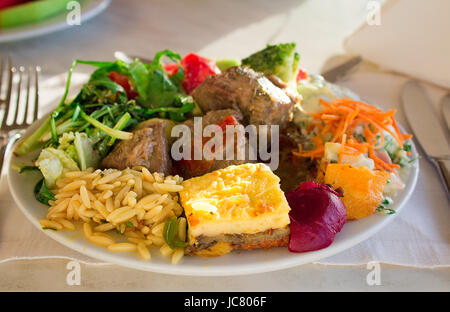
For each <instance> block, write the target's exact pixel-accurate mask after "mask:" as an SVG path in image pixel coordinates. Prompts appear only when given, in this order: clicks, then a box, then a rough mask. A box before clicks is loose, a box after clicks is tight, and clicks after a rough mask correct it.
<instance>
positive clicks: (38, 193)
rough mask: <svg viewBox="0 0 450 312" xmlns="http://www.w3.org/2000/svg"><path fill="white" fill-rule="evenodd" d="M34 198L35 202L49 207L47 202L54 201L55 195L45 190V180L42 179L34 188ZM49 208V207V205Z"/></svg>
mask: <svg viewBox="0 0 450 312" xmlns="http://www.w3.org/2000/svg"><path fill="white" fill-rule="evenodd" d="M34 197H36V199H37V201H38V202H40V203H42V204H45V205H49V203H48V201H49V200H55V199H56V198H55V195H53V193H52V192H50V190H49V189H48V188H47V185H45V180H44V179H43V178H42V179H41V180H40V181H39V182H38V183H37V184H36V186H35V187H34ZM49 206H50V205H49Z"/></svg>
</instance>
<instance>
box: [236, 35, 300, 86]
mask: <svg viewBox="0 0 450 312" xmlns="http://www.w3.org/2000/svg"><path fill="white" fill-rule="evenodd" d="M295 47H296V44H295V43H280V44H277V45H267V47H266V48H265V49H263V50H261V51H258V52H256V53H254V54H252V55H250V56H249V57H247V58H245V59H243V60H242V65H247V66H249V67H250V68H252V69H253V70H255V71H258V72H262V73H264V74H265V75H267V76H270V75H276V76H278V78H280V79H281V80H283V81H284V82H286V83H295V78H296V75H297V71H298V63H299V61H300V55H299V54H298V53H297V52H296V51H295Z"/></svg>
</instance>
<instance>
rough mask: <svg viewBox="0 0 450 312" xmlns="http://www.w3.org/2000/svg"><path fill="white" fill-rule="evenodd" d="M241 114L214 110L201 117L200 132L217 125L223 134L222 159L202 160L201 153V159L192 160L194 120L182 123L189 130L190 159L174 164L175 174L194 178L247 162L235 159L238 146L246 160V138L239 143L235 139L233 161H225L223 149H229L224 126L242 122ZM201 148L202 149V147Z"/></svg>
mask: <svg viewBox="0 0 450 312" xmlns="http://www.w3.org/2000/svg"><path fill="white" fill-rule="evenodd" d="M242 118H243V117H242V113H241V112H240V111H239V110H233V109H223V110H215V111H210V112H208V113H206V114H205V115H204V116H202V131H203V128H205V127H206V126H208V125H218V126H220V127H221V128H222V129H223V130H224V132H223V142H224V151H223V155H222V159H210V160H207V159H205V158H204V155H203V153H202V159H197V160H196V159H194V157H193V155H194V149H195V146H194V143H193V141H194V120H192V119H190V120H187V121H185V122H184V124H185V125H186V126H188V127H189V128H190V129H191V138H192V142H191V154H192V155H191V159H190V160H188V159H182V160H180V161H177V162H175V167H176V171H177V173H179V174H180V175H181V176H183V177H184V178H186V179H188V178H192V177H196V176H201V175H204V174H205V173H208V172H211V171H215V170H218V169H223V168H226V167H228V166H231V165H241V164H244V163H247V162H249V160H248V159H243V160H238V157H237V150H238V146H240V147H241V148H244V150H245V152H246V154H245V157H246V158H248V157H247V156H248V140H247V138H245V137H244V138H243V140H241V141H239V143H238V140H237V138H236V137H235V144H234V157H233V160H227V159H226V151H225V149H226V148H227V147H230V145H229V144H228V145H227V141H226V125H239V124H241V123H240V121H241V120H242ZM210 139H212V137H203V140H202V143H203V144H205V143H206V142H208V141H209V140H210ZM238 144H239V145H238ZM202 148H203V147H202Z"/></svg>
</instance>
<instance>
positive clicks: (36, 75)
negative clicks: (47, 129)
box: [31, 66, 41, 122]
mask: <svg viewBox="0 0 450 312" xmlns="http://www.w3.org/2000/svg"><path fill="white" fill-rule="evenodd" d="M40 71H41V68H40V67H39V66H36V68H35V69H34V107H33V120H31V122H34V121H35V120H37V119H38V113H39V111H38V110H39V82H38V81H39V72H40Z"/></svg>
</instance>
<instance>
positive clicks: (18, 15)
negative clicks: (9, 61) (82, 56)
mask: <svg viewBox="0 0 450 312" xmlns="http://www.w3.org/2000/svg"><path fill="white" fill-rule="evenodd" d="M70 2H78V3H79V4H80V7H81V25H83V22H86V21H87V20H89V19H91V18H93V17H95V16H96V15H98V14H99V13H101V12H102V11H104V10H105V9H106V8H107V7H108V5H109V4H110V2H111V0H78V1H69V0H47V1H32V2H28V3H24V4H19V5H17V6H12V7H8V8H5V9H3V10H1V11H0V43H2V42H8V41H17V40H22V39H27V38H32V37H37V36H41V35H44V34H48V33H51V32H54V31H58V30H62V29H65V28H68V27H72V25H69V24H68V23H67V15H68V13H70V12H71V11H72V10H73V7H70V9H67V5H68V4H69V3H70ZM74 27H77V25H74Z"/></svg>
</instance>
